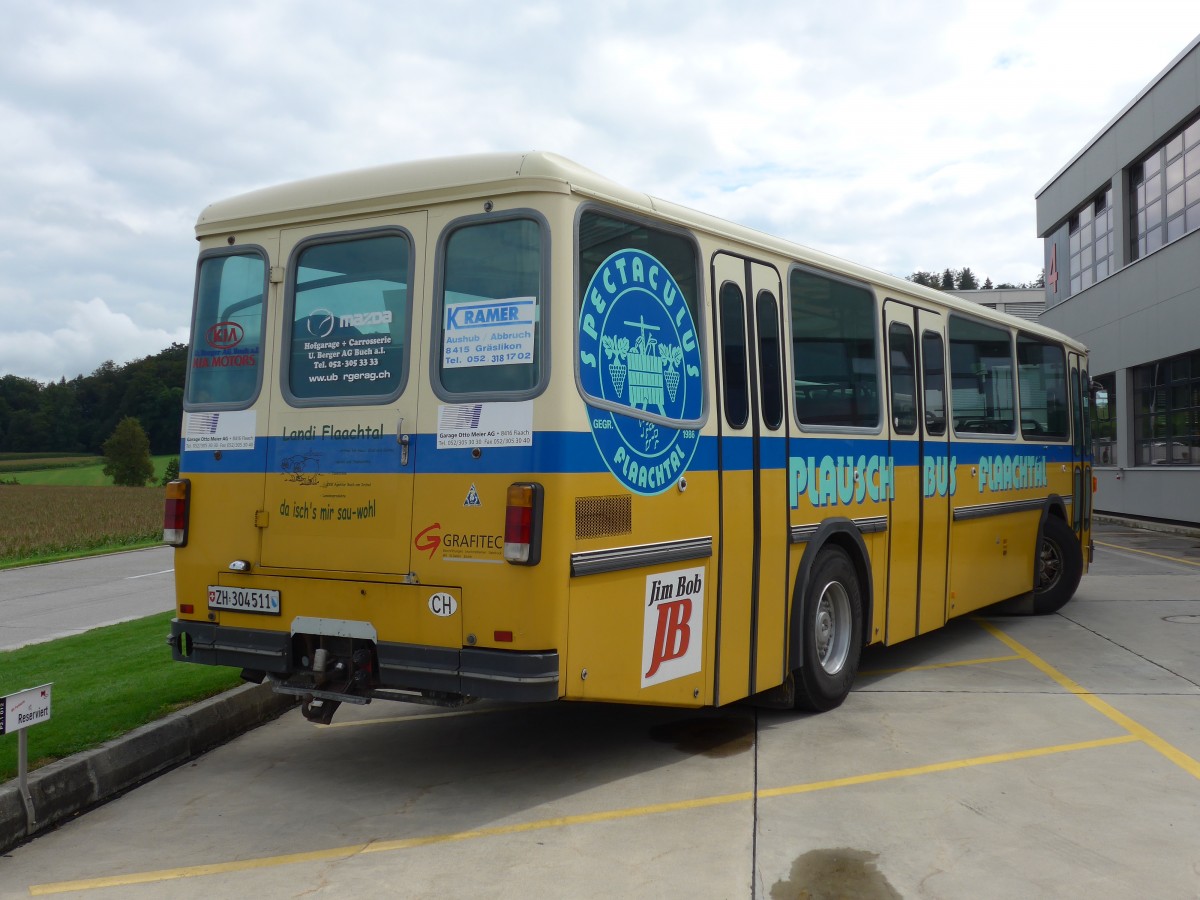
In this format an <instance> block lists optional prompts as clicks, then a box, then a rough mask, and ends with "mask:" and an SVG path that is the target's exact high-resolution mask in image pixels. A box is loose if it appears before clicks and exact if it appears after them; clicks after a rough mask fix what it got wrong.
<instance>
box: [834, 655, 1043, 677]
mask: <svg viewBox="0 0 1200 900" xmlns="http://www.w3.org/2000/svg"><path fill="white" fill-rule="evenodd" d="M1018 659H1021V657H1020V656H989V657H987V658H985V659H960V660H958V661H956V662H944V663H930V664H929V665H927V666H902V667H901V668H899V669H864V670H863V671H861V672H859V673H858V674H859V676H860V677H868V676H871V675H898V674H900V673H901V672H923V671H925V670H926V669H953V668H954V667H955V666H983V665H986V664H988V663H998V662H1013V661H1014V660H1018Z"/></svg>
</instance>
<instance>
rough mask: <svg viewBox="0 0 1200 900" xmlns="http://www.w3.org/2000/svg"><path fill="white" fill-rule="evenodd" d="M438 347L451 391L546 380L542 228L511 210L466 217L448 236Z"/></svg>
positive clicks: (531, 386) (529, 386)
mask: <svg viewBox="0 0 1200 900" xmlns="http://www.w3.org/2000/svg"><path fill="white" fill-rule="evenodd" d="M442 267H443V268H442V290H441V296H440V298H439V299H440V305H439V309H440V314H441V341H440V346H437V347H435V352H436V353H437V354H438V356H437V361H436V364H437V371H438V380H439V384H440V387H441V388H442V389H443V390H444V391H445V392H446V393H447V394H474V395H478V394H495V393H501V392H502V393H522V394H529V393H531V392H533V391H535V390H536V389H537V388H538V386H539V385H540V383H541V380H542V367H543V359H542V357H543V355H544V352H545V351H544V350H543V336H544V331H543V329H544V327H545V325H544V323H543V321H542V297H543V282H544V279H545V266H544V257H543V249H542V228H541V226H540V225H539V224H538V223H537V222H536V221H534V220H533V219H527V218H510V219H500V220H498V221H487V222H481V223H477V224H468V225H463V226H461V227H459V228H456V229H454V230H453V231H451V232H450V233H449V236H448V237H447V238H446V242H445V246H444V249H443V258H442Z"/></svg>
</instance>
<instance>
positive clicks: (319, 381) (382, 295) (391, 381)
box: [287, 233, 411, 404]
mask: <svg viewBox="0 0 1200 900" xmlns="http://www.w3.org/2000/svg"><path fill="white" fill-rule="evenodd" d="M410 257H411V253H410V251H409V242H408V237H407V236H406V235H405V234H401V233H394V234H367V235H357V236H349V237H345V238H342V239H338V240H332V241H331V240H329V239H328V238H322V239H321V240H320V242H313V243H310V244H307V245H301V247H300V248H299V251H298V252H297V253H296V254H295V259H296V262H295V264H294V266H293V269H294V273H293V279H294V280H293V283H292V291H291V297H290V303H289V307H288V308H289V310H290V314H291V315H290V319H291V323H292V324H291V349H290V354H289V365H288V377H287V391H288V394H289V399H290V400H292V401H296V402H299V403H301V404H304V403H305V402H306V401H307V402H316V401H318V400H319V401H321V402H323V403H328V402H339V401H340V402H344V403H384V402H387V401H388V400H390V399H392V398H394V397H396V396H397V395H398V394H399V393H400V390H401V388H402V387H403V384H404V363H405V360H404V351H405V344H406V336H407V334H408V318H409V303H408V285H409V259H410Z"/></svg>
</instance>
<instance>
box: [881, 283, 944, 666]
mask: <svg viewBox="0 0 1200 900" xmlns="http://www.w3.org/2000/svg"><path fill="white" fill-rule="evenodd" d="M884 331H885V335H886V344H885V346H886V348H887V349H886V353H887V360H888V366H887V372H888V388H889V406H888V409H889V413H888V443H889V450H890V456H891V460H892V467H893V468H892V485H893V493H892V494H891V495H890V497H889V501H890V502H889V516H888V534H889V540H888V582H887V583H888V601H887V632H886V634H885V638H884V640H885V642H886V643H888V644H894V643H896V642H898V641H902V640H905V639H907V638H910V637H913V636H915V635H917V634H923V633H925V632H927V631H932V630H933V629H935V628H939V627H941V626H942V625H944V624H945V623H946V588H947V568H948V566H947V562H948V557H949V552H948V551H949V535H950V491H951V478H952V475H951V468H952V465H951V462H952V461H951V460H950V458H949V443H948V440H949V438H948V434H949V427H948V423H947V416H946V376H945V372H946V355H945V317H944V316H942V315H940V314H938V313H935V312H931V311H929V310H924V309H917V308H914V307H912V306H908V305H907V304H903V303H899V302H897V301H894V300H889V301H887V302H886V303H885V304H884Z"/></svg>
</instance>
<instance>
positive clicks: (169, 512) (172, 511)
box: [163, 478, 192, 547]
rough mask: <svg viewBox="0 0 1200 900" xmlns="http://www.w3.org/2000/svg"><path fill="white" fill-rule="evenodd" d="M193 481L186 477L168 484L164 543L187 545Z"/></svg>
mask: <svg viewBox="0 0 1200 900" xmlns="http://www.w3.org/2000/svg"><path fill="white" fill-rule="evenodd" d="M191 486H192V483H191V482H190V481H188V480H187V479H186V478H181V479H179V480H177V481H172V482H169V483H168V484H167V499H166V502H165V503H164V504H163V543H164V544H170V545H171V546H172V547H184V546H187V533H188V494H189V493H190V492H191Z"/></svg>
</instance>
